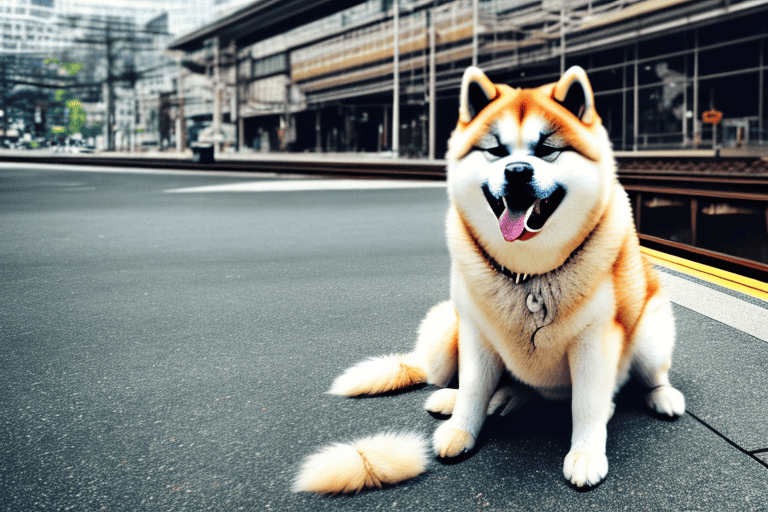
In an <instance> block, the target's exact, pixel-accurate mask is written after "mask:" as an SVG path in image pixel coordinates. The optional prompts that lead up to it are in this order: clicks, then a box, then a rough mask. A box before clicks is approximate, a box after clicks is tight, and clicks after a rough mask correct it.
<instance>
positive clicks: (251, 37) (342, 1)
mask: <svg viewBox="0 0 768 512" xmlns="http://www.w3.org/2000/svg"><path fill="white" fill-rule="evenodd" d="M361 3H363V0H257V1H255V2H253V3H251V4H249V5H247V6H245V7H243V8H242V9H239V10H238V11H235V12H234V13H232V14H230V15H228V16H225V17H223V18H220V19H218V20H216V21H214V22H213V23H211V24H210V25H206V26H204V27H202V28H201V29H198V30H196V31H194V32H191V33H189V34H186V35H183V36H181V37H179V38H178V39H176V40H175V41H174V42H172V43H171V44H170V46H169V47H168V48H169V49H171V50H183V51H186V52H193V51H196V50H200V49H202V48H203V47H204V45H205V41H206V40H208V39H210V38H212V37H215V36H218V37H219V44H220V45H221V46H226V45H228V44H229V43H230V42H231V41H235V44H236V45H237V47H239V48H243V47H246V46H249V45H251V44H253V43H256V42H258V41H263V40H264V39H268V38H270V37H272V36H276V35H278V34H282V33H284V32H287V31H289V30H291V29H294V28H297V27H300V26H302V25H305V24H307V23H309V22H311V21H315V20H318V19H321V18H324V17H326V16H330V15H332V14H336V13H337V12H339V11H343V10H345V9H348V8H350V7H354V6H355V5H357V4H361Z"/></svg>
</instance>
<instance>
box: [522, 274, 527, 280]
mask: <svg viewBox="0 0 768 512" xmlns="http://www.w3.org/2000/svg"><path fill="white" fill-rule="evenodd" d="M526 279H528V274H523V282H525V280H526Z"/></svg>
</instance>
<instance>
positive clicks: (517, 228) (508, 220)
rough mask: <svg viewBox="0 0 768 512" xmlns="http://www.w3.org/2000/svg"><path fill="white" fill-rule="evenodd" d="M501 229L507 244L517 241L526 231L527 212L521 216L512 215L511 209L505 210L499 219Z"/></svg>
mask: <svg viewBox="0 0 768 512" xmlns="http://www.w3.org/2000/svg"><path fill="white" fill-rule="evenodd" d="M499 227H500V228H501V234H502V235H504V240H506V241H507V242H512V241H513V240H516V239H517V237H519V236H520V235H521V234H522V233H523V230H524V229H525V212H521V213H520V215H510V213H509V209H508V208H505V209H504V213H502V214H501V218H500V219H499Z"/></svg>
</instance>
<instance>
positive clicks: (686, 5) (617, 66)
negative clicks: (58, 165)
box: [171, 0, 768, 158]
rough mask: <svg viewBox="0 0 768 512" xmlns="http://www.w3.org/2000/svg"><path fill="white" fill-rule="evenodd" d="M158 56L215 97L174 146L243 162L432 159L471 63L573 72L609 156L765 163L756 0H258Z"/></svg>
mask: <svg viewBox="0 0 768 512" xmlns="http://www.w3.org/2000/svg"><path fill="white" fill-rule="evenodd" d="M171 49H174V50H180V51H183V52H184V63H185V68H184V70H185V71H184V72H183V73H182V77H180V78H181V83H182V84H183V83H184V81H185V80H186V81H187V83H191V81H192V80H199V79H200V76H205V77H207V79H208V80H209V81H210V83H211V88H212V90H213V95H212V96H213V97H212V101H209V102H207V105H209V108H208V109H200V108H199V105H198V107H197V108H196V109H195V115H194V117H193V116H185V123H186V126H187V133H188V134H192V133H196V132H197V131H199V130H200V128H201V127H207V128H208V129H209V130H213V132H215V133H219V134H221V135H220V140H226V139H227V137H229V139H230V142H231V143H232V144H234V145H236V146H237V147H239V148H240V149H250V150H253V151H277V150H286V151H296V152H370V153H382V152H397V153H398V154H399V155H401V156H409V157H424V158H426V157H433V158H441V157H442V156H443V154H444V153H445V150H446V141H447V139H448V137H449V135H450V132H451V130H452V129H453V127H454V126H455V123H456V120H457V117H458V113H457V110H458V106H457V103H458V93H459V85H460V80H461V76H462V73H463V71H464V69H466V67H467V66H469V65H471V64H476V65H478V66H479V67H480V68H482V69H483V70H484V71H485V72H486V73H487V74H488V75H489V77H490V78H491V79H492V80H494V81H496V82H500V83H508V84H510V85H513V86H518V87H532V86H537V85H541V84H544V83H548V82H552V81H555V80H557V78H558V76H559V74H560V73H561V72H562V71H563V70H564V69H566V68H567V67H570V66H572V65H580V66H582V67H583V68H584V69H586V70H587V73H588V75H589V77H590V79H591V82H592V86H593V89H594V91H595V102H596V106H597V110H598V113H599V114H600V116H601V117H602V119H603V124H604V125H605V127H606V129H607V130H608V132H609V135H610V138H611V140H612V142H613V145H614V148H615V149H617V150H619V151H642V150H662V149H669V150H693V149H711V148H713V145H717V146H718V147H722V148H723V150H729V151H732V152H745V153H751V154H754V153H756V152H757V153H760V152H766V151H768V98H767V97H766V96H767V94H766V89H768V86H767V85H766V68H767V67H768V56H767V55H766V54H767V53H768V0H711V1H708V0H696V1H693V0H533V1H532V0H448V1H440V0H399V3H395V2H394V1H393V0H366V1H360V0H357V1H355V0H338V1H328V0H287V1H281V2H278V1H274V0H258V1H256V2H254V3H253V4H250V5H249V6H247V7H245V8H243V9H241V10H240V11H237V12H235V13H233V14H231V15H230V16H228V17H226V18H223V19H220V20H217V21H215V22H213V23H211V24H210V25H208V26H206V27H203V28H202V29H200V30H198V31H196V32H193V33H191V34H187V35H185V36H183V37H180V38H179V39H177V40H176V41H175V42H173V43H172V45H171ZM396 70H397V71H398V72H397V73H396V72H395V71H396ZM193 75H194V76H193ZM395 91H397V94H396V93H395ZM185 94H186V95H187V96H188V97H189V96H191V95H194V90H191V89H190V90H188V91H187V92H186V93H185ZM187 100H188V101H190V102H192V100H191V98H187ZM180 101H181V102H182V104H183V101H184V98H181V99H180ZM181 110H182V111H183V108H182V109H181ZM713 120H717V121H718V122H717V123H714V124H713V123H712V122H711V121H713ZM393 126H397V127H398V129H397V130H394V129H393ZM226 133H230V134H231V135H229V136H227V135H226ZM192 137H194V135H192Z"/></svg>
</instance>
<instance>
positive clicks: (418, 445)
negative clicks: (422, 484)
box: [293, 433, 430, 494]
mask: <svg viewBox="0 0 768 512" xmlns="http://www.w3.org/2000/svg"><path fill="white" fill-rule="evenodd" d="M429 458H430V455H429V441H428V440H427V438H426V437H424V436H423V435H421V434H416V433H383V434H377V435H375V436H370V437H365V438H362V439H357V440H355V441H352V442H351V443H337V444H333V445H330V446H326V447H325V448H323V449H322V450H320V451H319V452H317V453H315V454H314V455H311V456H309V457H308V458H307V459H306V460H305V461H304V464H303V465H302V467H301V470H300V471H299V474H298V476H297V477H296V480H295V481H294V484H293V490H294V492H300V491H307V492H316V493H333V494H338V493H356V492H360V491H361V490H363V489H367V488H374V487H381V486H382V485H384V484H394V483H397V482H401V481H403V480H407V479H409V478H413V477H415V476H417V475H419V474H421V473H422V472H424V470H425V469H426V467H427V464H428V462H429Z"/></svg>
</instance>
